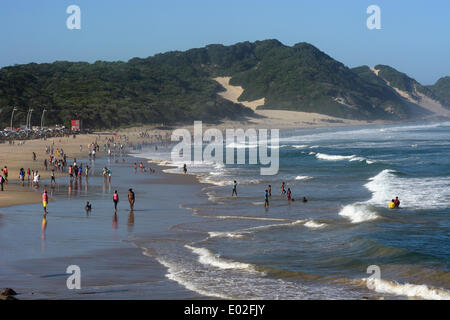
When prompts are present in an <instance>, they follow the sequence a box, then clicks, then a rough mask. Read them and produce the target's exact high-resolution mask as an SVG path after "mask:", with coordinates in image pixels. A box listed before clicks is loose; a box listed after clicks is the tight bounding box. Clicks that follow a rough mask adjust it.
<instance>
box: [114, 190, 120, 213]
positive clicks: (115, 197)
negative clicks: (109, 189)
mask: <svg viewBox="0 0 450 320" xmlns="http://www.w3.org/2000/svg"><path fill="white" fill-rule="evenodd" d="M113 202H114V212H117V204H118V203H119V194H118V193H117V190H116V191H114V194H113Z"/></svg>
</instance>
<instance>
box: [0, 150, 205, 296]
mask: <svg viewBox="0 0 450 320" xmlns="http://www.w3.org/2000/svg"><path fill="white" fill-rule="evenodd" d="M126 159H127V161H126V163H122V162H119V163H114V165H111V168H112V170H113V172H114V173H115V175H113V178H112V187H111V188H110V189H111V190H112V191H114V189H118V190H119V193H120V194H121V199H122V200H121V202H120V203H119V212H118V221H116V222H115V224H116V225H117V224H118V226H116V227H114V222H113V228H112V229H113V230H112V231H111V226H110V225H109V224H110V223H109V222H108V223H107V224H108V225H109V228H106V229H105V226H102V225H103V224H104V223H103V222H101V221H98V217H100V216H105V215H106V217H107V221H109V220H110V217H109V211H110V210H108V208H109V207H110V206H111V207H112V204H111V203H110V200H109V199H110V196H109V193H110V192H112V191H111V190H109V191H107V196H106V198H107V199H106V206H107V209H106V210H105V209H104V208H103V206H104V205H103V204H101V202H104V201H105V200H104V198H105V196H102V195H101V194H98V195H96V194H97V193H98V191H96V189H98V188H99V187H100V186H99V183H100V184H101V183H102V181H103V178H102V177H101V175H100V176H99V175H98V174H97V175H96V176H94V177H92V178H90V179H89V190H91V191H89V198H88V199H89V200H90V201H91V203H93V206H94V208H93V211H92V213H91V214H90V215H91V216H92V217H91V218H89V219H90V220H86V222H87V221H92V223H95V224H96V225H98V224H99V223H100V225H98V226H97V227H96V228H100V229H99V231H100V230H102V231H100V232H99V231H97V232H94V234H92V235H90V236H88V234H86V236H88V237H87V238H86V237H81V238H79V239H77V238H76V239H74V240H71V243H72V241H75V242H77V241H81V244H82V243H83V242H84V241H86V240H89V242H91V243H92V245H90V246H88V247H86V248H84V245H82V246H81V247H79V246H78V245H76V244H74V245H73V247H74V248H78V249H75V251H73V250H70V251H67V252H66V251H65V250H63V251H61V250H57V251H55V248H52V247H54V246H58V245H57V244H56V243H55V242H54V241H58V242H60V241H62V242H64V241H68V240H69V239H68V238H67V236H69V237H70V234H71V233H72V232H68V233H67V231H65V232H64V233H67V236H62V235H58V237H57V238H55V236H56V234H55V232H59V231H58V230H59V229H61V230H71V227H70V224H71V223H69V224H67V223H66V222H64V221H68V222H70V220H71V219H74V214H73V213H71V214H69V215H68V216H66V213H65V212H61V211H60V209H61V208H64V207H66V206H67V205H68V204H69V203H70V206H71V207H72V209H68V211H70V210H73V207H74V206H75V207H77V205H76V204H75V203H74V202H73V201H76V202H80V201H81V202H82V201H84V200H83V197H82V198H79V196H78V197H76V196H75V194H73V195H72V197H70V196H69V197H67V193H66V191H65V190H66V189H67V184H68V182H66V183H64V184H61V185H60V187H61V188H62V189H61V190H55V191H56V195H55V198H56V199H55V201H54V202H52V203H51V204H50V205H49V215H48V218H47V220H48V227H46V231H45V234H46V236H45V238H43V240H41V241H42V244H41V246H43V247H42V248H41V251H42V250H44V251H42V253H39V252H38V251H39V250H38V251H37V252H35V253H34V255H33V254H32V255H31V256H29V255H27V254H23V253H21V250H18V251H17V248H16V250H13V251H12V252H9V251H11V250H12V248H8V246H9V245H8V243H9V242H6V243H3V244H0V247H2V248H3V249H2V251H3V250H5V251H3V252H4V254H5V260H4V261H3V263H0V267H1V266H2V265H3V264H4V267H3V268H2V269H3V270H4V272H3V273H2V274H0V282H2V286H4V287H5V286H6V287H11V288H14V290H16V291H17V292H19V295H18V299H86V298H88V297H89V299H124V298H126V299H129V298H130V297H131V299H173V298H174V296H178V298H177V299H210V298H209V297H207V296H202V295H199V294H198V293H196V292H192V291H190V290H188V289H186V288H184V287H183V286H181V285H180V284H178V283H177V282H174V281H172V280H170V279H168V278H167V274H168V271H167V269H166V268H165V266H164V265H161V264H160V262H159V261H157V260H156V259H155V258H154V257H152V256H151V254H149V252H150V251H147V250H146V246H147V245H146V244H145V243H146V242H147V241H150V242H151V241H152V240H151V239H152V238H153V237H156V238H157V237H158V236H159V233H162V234H164V233H169V234H170V232H172V231H171V230H170V228H171V227H172V226H173V225H175V224H177V223H180V222H181V223H182V222H190V221H192V220H194V221H196V220H200V218H197V217H195V216H193V214H192V211H191V210H189V209H186V208H183V207H182V206H181V204H183V203H185V202H189V201H192V199H194V198H196V197H194V195H195V194H196V193H200V194H201V193H202V192H201V189H202V186H201V185H200V183H199V182H198V180H197V177H196V176H194V175H186V176H184V175H176V174H170V173H165V172H163V170H165V169H170V168H171V167H170V166H157V165H154V166H153V165H152V168H153V169H155V171H156V172H155V173H152V174H149V173H148V172H139V169H138V172H137V176H136V178H134V175H131V174H127V172H131V171H132V170H133V166H132V165H133V162H134V160H136V162H138V161H142V162H144V163H146V161H148V159H146V158H141V157H133V156H129V155H128V156H126ZM80 160H81V159H80ZM99 160H100V159H98V160H96V161H99ZM81 161H82V160H81ZM100 161H101V163H103V162H106V163H108V159H107V158H106V157H103V159H101V160H100ZM100 161H99V162H100ZM112 162H113V161H111V163H112ZM146 167H148V165H146ZM97 172H98V171H97ZM83 181H84V178H83ZM130 182H132V183H133V184H132V185H131V184H130ZM128 186H132V187H133V189H134V190H135V192H136V194H137V203H136V208H135V210H134V217H133V221H132V222H131V220H130V219H131V216H130V215H129V213H128V209H127V206H128V202H127V200H126V196H125V195H124V193H125V192H126V190H127V189H128ZM155 188H156V189H155ZM75 189H76V188H74V190H75ZM148 189H150V190H148ZM147 190H148V191H147ZM170 190H183V192H176V191H170ZM166 191H168V192H166ZM144 192H145V193H149V195H151V198H152V199H153V198H154V200H150V201H151V202H154V201H158V202H161V201H162V202H161V203H164V201H166V203H168V204H169V203H170V202H169V201H170V200H169V199H170V198H171V194H179V196H178V197H177V199H178V201H172V203H170V205H167V206H163V205H155V204H154V205H153V207H152V206H150V207H147V206H146V205H147V204H148V201H147V199H149V196H145V195H144V194H143V193H144ZM35 194H36V195H37V197H38V199H39V198H40V195H39V194H38V193H35ZM156 194H158V195H156ZM181 195H182V196H181ZM77 198H78V199H77ZM165 198H167V199H166V200H164V199H165ZM157 199H158V200H157ZM37 202H40V201H37ZM82 203H83V202H82ZM16 208H17V209H16ZM81 208H82V207H81ZM16 210H17V211H16ZM111 210H112V209H111ZM155 210H156V211H155ZM2 211H3V212H2V213H1V214H0V225H2V224H3V228H4V230H3V231H4V232H6V234H8V233H10V232H11V231H8V230H14V229H19V230H20V229H24V228H26V229H29V228H30V225H31V227H32V226H33V225H34V226H36V225H38V224H40V219H42V218H41V206H40V205H37V204H33V202H32V201H30V203H26V205H25V203H23V204H20V205H15V206H14V207H10V208H5V210H2ZM37 211H39V214H37V213H38V212H37ZM79 211H80V213H81V211H82V209H81V210H79ZM145 211H149V212H151V214H145V213H144V212H145ZM24 212H29V213H31V215H30V216H29V218H26V217H25V216H24V215H23V214H24ZM169 213H170V215H174V217H173V218H171V219H168V217H166V215H167V214H169ZM186 213H188V214H186ZM27 216H28V214H27ZM83 216H84V213H83V214H81V215H80V216H79V217H78V218H76V217H75V219H77V220H78V219H81V221H83V220H84V219H86V218H87V217H86V218H83ZM96 216H97V219H96V218H95V217H96ZM22 217H23V218H22ZM17 219H19V220H17ZM22 219H27V220H22ZM67 219H70V220H67ZM135 219H136V223H135V222H134V220H135ZM174 219H175V220H174ZM102 220H104V219H102ZM13 221H14V222H15V223H12V222H13ZM16 221H23V222H22V223H17V222H16ZM86 222H84V223H86ZM149 222H150V224H149ZM77 223H78V224H79V223H80V222H77ZM130 223H131V224H130ZM133 225H134V226H133ZM5 228H6V229H5ZM11 228H12V229H11ZM90 228H92V226H91V227H90ZM90 228H88V229H86V231H83V230H80V232H83V234H84V233H86V232H88V233H89V230H90ZM124 228H126V230H125V229H124ZM130 228H131V229H130ZM121 229H122V231H121ZM133 229H134V230H133ZM33 232H34V233H36V235H37V232H40V230H35V231H33ZM26 234H28V235H27V237H30V235H29V232H26ZM127 234H128V235H133V234H134V235H135V236H132V237H131V238H130V237H129V236H127ZM36 235H35V236H36ZM61 236H62V238H61ZM109 236H111V237H112V238H111V239H108V237H109ZM99 237H100V239H103V238H105V237H106V238H105V240H106V239H108V240H107V241H106V242H105V240H101V241H99V240H98V239H97V238H99ZM66 238H67V239H66ZM135 238H136V239H135ZM57 239H59V240H57ZM96 239H97V240H96ZM137 239H138V240H137ZM11 241H13V243H15V242H16V241H14V240H11ZM23 241H25V243H26V241H31V240H21V241H19V243H22V242H23ZM32 241H35V240H32ZM19 243H18V244H19ZM38 243H39V241H37V245H38ZM108 243H109V244H108ZM11 244H12V243H11ZM71 246H72V245H71ZM25 247H29V245H25ZM28 250H29V249H28ZM49 250H50V252H51V253H50V254H44V255H43V253H45V252H46V251H49ZM80 250H81V251H80ZM55 253H56V256H55V255H54V254H55ZM42 255H43V256H42ZM41 256H42V257H41ZM11 257H12V258H11ZM112 261H114V263H113V264H111V262H112ZM72 263H73V264H77V265H80V266H81V268H82V270H84V271H85V274H86V275H85V276H84V277H87V279H86V278H84V279H85V280H83V285H82V290H80V291H77V290H73V291H70V290H69V291H66V290H67V289H64V288H61V283H62V281H61V280H64V281H63V282H64V287H65V280H66V279H65V278H66V277H64V276H62V275H61V272H62V270H65V266H67V264H72ZM99 266H100V267H99ZM102 269H104V271H102ZM123 270H129V271H132V272H129V271H127V272H125V273H124V272H123ZM57 275H60V276H57ZM147 283H152V285H150V286H148V288H147V285H145V284H147ZM142 285H145V287H146V288H145V289H144V288H142ZM153 286H155V287H153ZM109 288H111V290H109ZM116 288H119V289H116ZM155 289H156V290H155ZM142 290H144V291H145V294H142V295H141V291H142ZM127 297H128V298H127Z"/></svg>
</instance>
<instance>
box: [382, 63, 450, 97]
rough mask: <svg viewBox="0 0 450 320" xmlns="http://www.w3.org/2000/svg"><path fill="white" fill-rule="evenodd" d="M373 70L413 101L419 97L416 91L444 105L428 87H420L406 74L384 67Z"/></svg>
mask: <svg viewBox="0 0 450 320" xmlns="http://www.w3.org/2000/svg"><path fill="white" fill-rule="evenodd" d="M375 69H376V70H379V73H378V75H379V76H380V77H381V78H383V79H385V80H386V81H389V83H390V84H391V86H393V87H396V88H398V89H400V90H402V91H406V92H407V93H408V94H409V95H410V96H411V97H412V98H413V99H415V100H420V97H419V96H418V95H417V93H416V91H417V92H420V93H422V94H424V95H426V96H428V97H430V98H433V99H434V100H438V101H439V102H441V103H443V104H445V103H444V101H442V100H441V97H440V95H438V94H435V93H434V92H433V91H432V90H430V89H429V88H428V87H426V86H422V85H421V84H420V83H419V82H417V81H416V80H414V79H412V78H410V77H408V76H407V75H406V74H404V73H402V72H400V71H397V70H396V69H394V68H392V67H389V66H385V65H376V66H375ZM449 105H450V104H449Z"/></svg>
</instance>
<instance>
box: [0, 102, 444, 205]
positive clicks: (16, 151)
mask: <svg viewBox="0 0 450 320" xmlns="http://www.w3.org/2000/svg"><path fill="white" fill-rule="evenodd" d="M264 111H268V112H272V111H274V112H278V110H264ZM283 112H284V111H283ZM285 112H289V113H290V112H293V113H298V112H296V111H285ZM255 119H256V120H258V121H257V122H252V121H254V120H255ZM442 121H446V119H441V121H437V120H431V119H429V120H427V122H442ZM421 122H423V121H419V120H411V121H401V122H393V121H373V122H367V121H363V122H361V121H357V122H354V123H349V122H345V123H339V122H330V123H327V122H322V123H320V121H319V123H304V122H303V123H297V122H287V123H280V122H279V121H269V122H267V119H264V118H262V119H257V118H249V119H246V120H242V121H229V120H225V121H223V122H221V123H219V124H212V123H203V130H207V129H210V128H217V129H219V130H221V131H222V132H223V131H224V130H226V129H228V128H229V129H236V128H244V129H249V128H254V129H263V128H264V129H290V130H294V129H320V128H326V127H330V128H342V127H349V128H352V127H358V126H376V125H408V124H414V123H421ZM193 128H194V125H193V124H192V125H190V124H189V125H187V124H186V125H176V126H174V127H168V128H167V129H166V128H161V127H158V126H157V125H149V126H139V127H131V128H126V129H124V128H118V129H114V130H111V131H110V132H98V133H92V134H80V135H77V136H76V137H77V138H76V139H73V138H72V137H69V138H67V137H64V138H61V137H53V138H49V139H47V140H43V139H36V140H26V141H25V143H24V144H23V145H18V144H14V145H10V144H7V143H3V144H0V166H1V168H3V167H4V166H5V165H6V166H7V167H8V173H9V181H11V182H12V183H10V184H8V185H5V190H7V189H11V188H12V190H11V191H10V192H8V191H5V192H1V191H0V208H2V207H9V206H14V205H21V204H30V203H39V202H40V201H41V200H40V196H39V195H38V194H37V193H36V190H32V189H30V188H28V189H23V187H22V189H20V188H19V186H20V181H19V178H18V171H19V169H20V168H24V169H25V170H27V168H32V169H36V170H38V171H39V173H40V175H41V181H42V182H43V183H44V182H47V180H49V179H50V172H51V171H50V170H47V171H46V170H45V169H44V165H43V159H44V158H48V156H49V154H46V153H45V152H44V148H45V146H48V145H52V143H54V149H55V150H56V148H57V147H62V148H63V149H64V152H65V153H66V154H68V155H69V156H68V159H74V158H76V159H83V158H87V150H88V149H87V145H88V144H89V143H92V142H94V141H97V143H99V145H100V151H99V152H98V153H97V156H98V157H101V156H105V154H106V153H105V152H104V151H103V148H102V145H103V143H104V142H105V141H106V139H109V138H112V137H116V139H118V140H117V141H119V142H121V143H123V144H125V145H129V144H130V143H131V144H140V143H141V142H144V143H147V144H151V145H152V144H155V145H164V144H166V143H168V141H169V143H170V136H169V137H168V135H169V134H170V133H171V132H172V131H173V130H175V129H187V130H189V131H191V132H192V131H193ZM142 132H145V133H147V134H148V135H149V136H148V137H140V133H142ZM123 136H126V137H127V139H128V140H127V142H125V141H124V139H122V137H123ZM158 136H160V137H161V139H159V138H157V137H158ZM80 145H81V146H82V150H80ZM33 151H34V152H36V155H37V160H36V161H33V160H32V152H33ZM129 151H130V150H126V151H125V153H127V152H129ZM55 177H56V179H57V180H58V179H59V178H65V177H67V173H66V172H59V171H55ZM26 183H27V180H25V184H26ZM19 190H21V192H20V193H18V192H16V191H19Z"/></svg>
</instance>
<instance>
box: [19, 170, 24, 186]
mask: <svg viewBox="0 0 450 320" xmlns="http://www.w3.org/2000/svg"><path fill="white" fill-rule="evenodd" d="M19 179H20V182H22V184H23V181H24V180H25V170H23V168H20V171H19Z"/></svg>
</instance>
